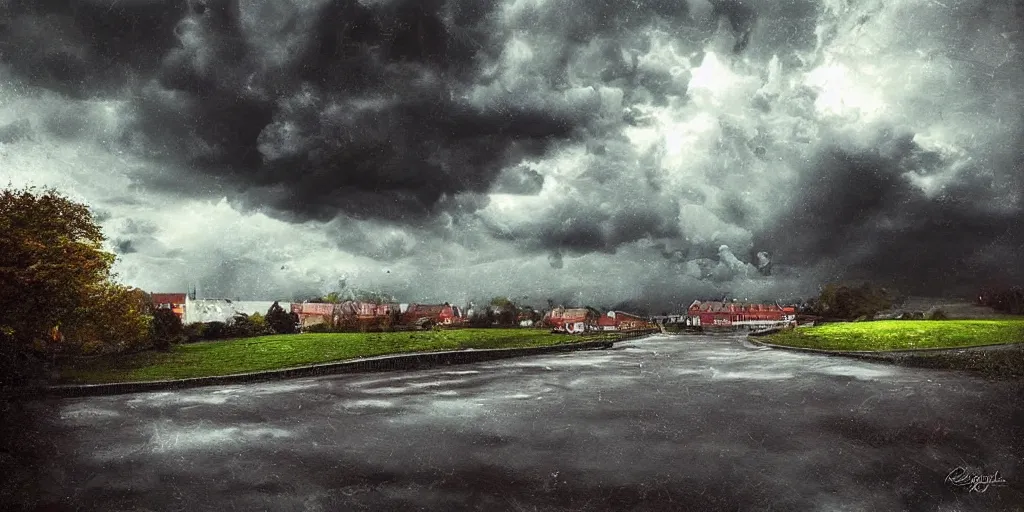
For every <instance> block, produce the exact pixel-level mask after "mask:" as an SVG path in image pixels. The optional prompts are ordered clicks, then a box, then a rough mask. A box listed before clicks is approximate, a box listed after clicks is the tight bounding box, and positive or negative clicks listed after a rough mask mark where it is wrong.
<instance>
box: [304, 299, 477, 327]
mask: <svg viewBox="0 0 1024 512" xmlns="http://www.w3.org/2000/svg"><path fill="white" fill-rule="evenodd" d="M291 312H292V313H295V314H296V315H297V316H298V317H299V325H301V326H302V327H303V328H308V327H312V326H314V325H318V324H330V325H342V324H344V323H345V322H347V321H349V322H355V323H366V322H370V323H372V322H391V323H392V324H401V325H416V326H419V327H427V326H431V325H446V326H459V325H463V324H466V323H468V319H469V315H468V314H466V312H465V311H464V310H463V309H462V308H459V307H458V306H453V305H451V304H449V303H447V302H446V303H444V304H399V303H383V304H377V303H373V302H360V301H344V302H339V303H319V302H302V303H294V304H291Z"/></svg>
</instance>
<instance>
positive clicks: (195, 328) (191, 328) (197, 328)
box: [182, 322, 206, 343]
mask: <svg viewBox="0 0 1024 512" xmlns="http://www.w3.org/2000/svg"><path fill="white" fill-rule="evenodd" d="M182 334H183V336H184V338H185V341H186V342H188V343H194V342H196V341H202V340H204V339H205V336H206V324H204V323H202V322H195V323H191V324H188V325H186V326H184V328H183V329H182Z"/></svg>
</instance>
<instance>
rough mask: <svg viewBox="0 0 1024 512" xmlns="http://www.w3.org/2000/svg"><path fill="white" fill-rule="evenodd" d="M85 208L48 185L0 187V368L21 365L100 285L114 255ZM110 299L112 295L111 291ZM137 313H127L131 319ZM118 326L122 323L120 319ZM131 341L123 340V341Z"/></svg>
mask: <svg viewBox="0 0 1024 512" xmlns="http://www.w3.org/2000/svg"><path fill="white" fill-rule="evenodd" d="M103 242H104V237H103V234H102V232H101V231H100V228H99V226H97V225H96V223H95V222H94V221H93V217H92V214H91V213H90V211H89V208H88V207H87V206H85V205H83V204H79V203H76V202H74V201H71V200H69V199H67V198H65V197H63V196H62V195H60V194H59V193H57V192H56V191H54V190H52V189H43V190H38V189H35V188H27V189H10V188H8V189H4V190H3V191H2V192H0V311H3V312H4V314H3V317H0V335H2V337H3V339H2V340H0V341H2V342H3V349H2V352H3V353H0V365H2V368H0V371H2V372H3V374H4V375H8V376H10V375H14V373H15V372H19V371H21V370H24V369H25V368H24V366H23V365H22V364H19V363H24V362H26V361H28V360H29V359H32V356H31V355H30V353H31V352H35V351H37V350H38V349H39V348H40V347H49V346H51V345H52V336H51V331H52V330H53V328H54V326H57V325H60V326H61V329H62V330H63V329H67V328H75V327H76V326H75V325H73V323H74V322H75V321H78V320H80V319H82V318H83V317H84V315H83V314H82V309H83V308H85V307H86V306H88V305H89V303H90V302H89V301H90V300H91V299H93V298H94V297H96V296H101V297H107V296H108V295H111V294H113V295H116V293H114V291H113V290H110V289H108V288H107V281H108V279H109V278H110V277H111V271H110V268H111V265H112V264H113V263H114V255H113V254H110V253H108V252H106V251H104V250H103V249H102V244H103ZM111 298H117V297H113V296H112V297H111ZM136 320H138V318H135V319H132V320H131V321H129V322H128V323H132V322H134V321H136ZM119 326H121V327H124V326H123V325H120V321H119ZM129 341H130V340H129Z"/></svg>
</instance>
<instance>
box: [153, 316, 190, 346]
mask: <svg viewBox="0 0 1024 512" xmlns="http://www.w3.org/2000/svg"><path fill="white" fill-rule="evenodd" d="M151 336H152V339H153V346H154V347H155V348H156V349H158V350H167V349H169V348H170V347H171V344H172V343H182V342H184V341H187V339H188V338H187V337H186V336H185V327H184V326H183V325H182V324H181V319H180V318H178V315H175V314H174V312H173V311H171V310H169V309H157V310H155V311H153V323H152V329H151Z"/></svg>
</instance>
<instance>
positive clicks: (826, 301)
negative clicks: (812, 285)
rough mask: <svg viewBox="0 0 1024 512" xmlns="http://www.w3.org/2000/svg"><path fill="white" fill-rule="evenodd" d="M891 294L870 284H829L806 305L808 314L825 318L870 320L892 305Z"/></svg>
mask: <svg viewBox="0 0 1024 512" xmlns="http://www.w3.org/2000/svg"><path fill="white" fill-rule="evenodd" d="M893 299H894V297H893V294H892V293H891V292H890V291H889V290H887V289H885V288H880V287H876V286H874V285H872V284H870V283H864V284H861V285H860V286H854V285H846V284H835V283H829V284H827V285H825V287H824V288H823V289H822V290H821V293H820V294H819V295H818V298H817V299H812V301H811V303H810V304H809V305H808V308H807V309H808V311H807V312H808V313H810V314H813V315H819V316H822V317H825V318H835V319H842V320H852V319H855V318H857V317H862V316H863V317H866V318H872V317H874V316H875V315H876V314H878V313H879V312H881V311H884V310H886V309H889V308H891V307H892V305H893Z"/></svg>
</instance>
